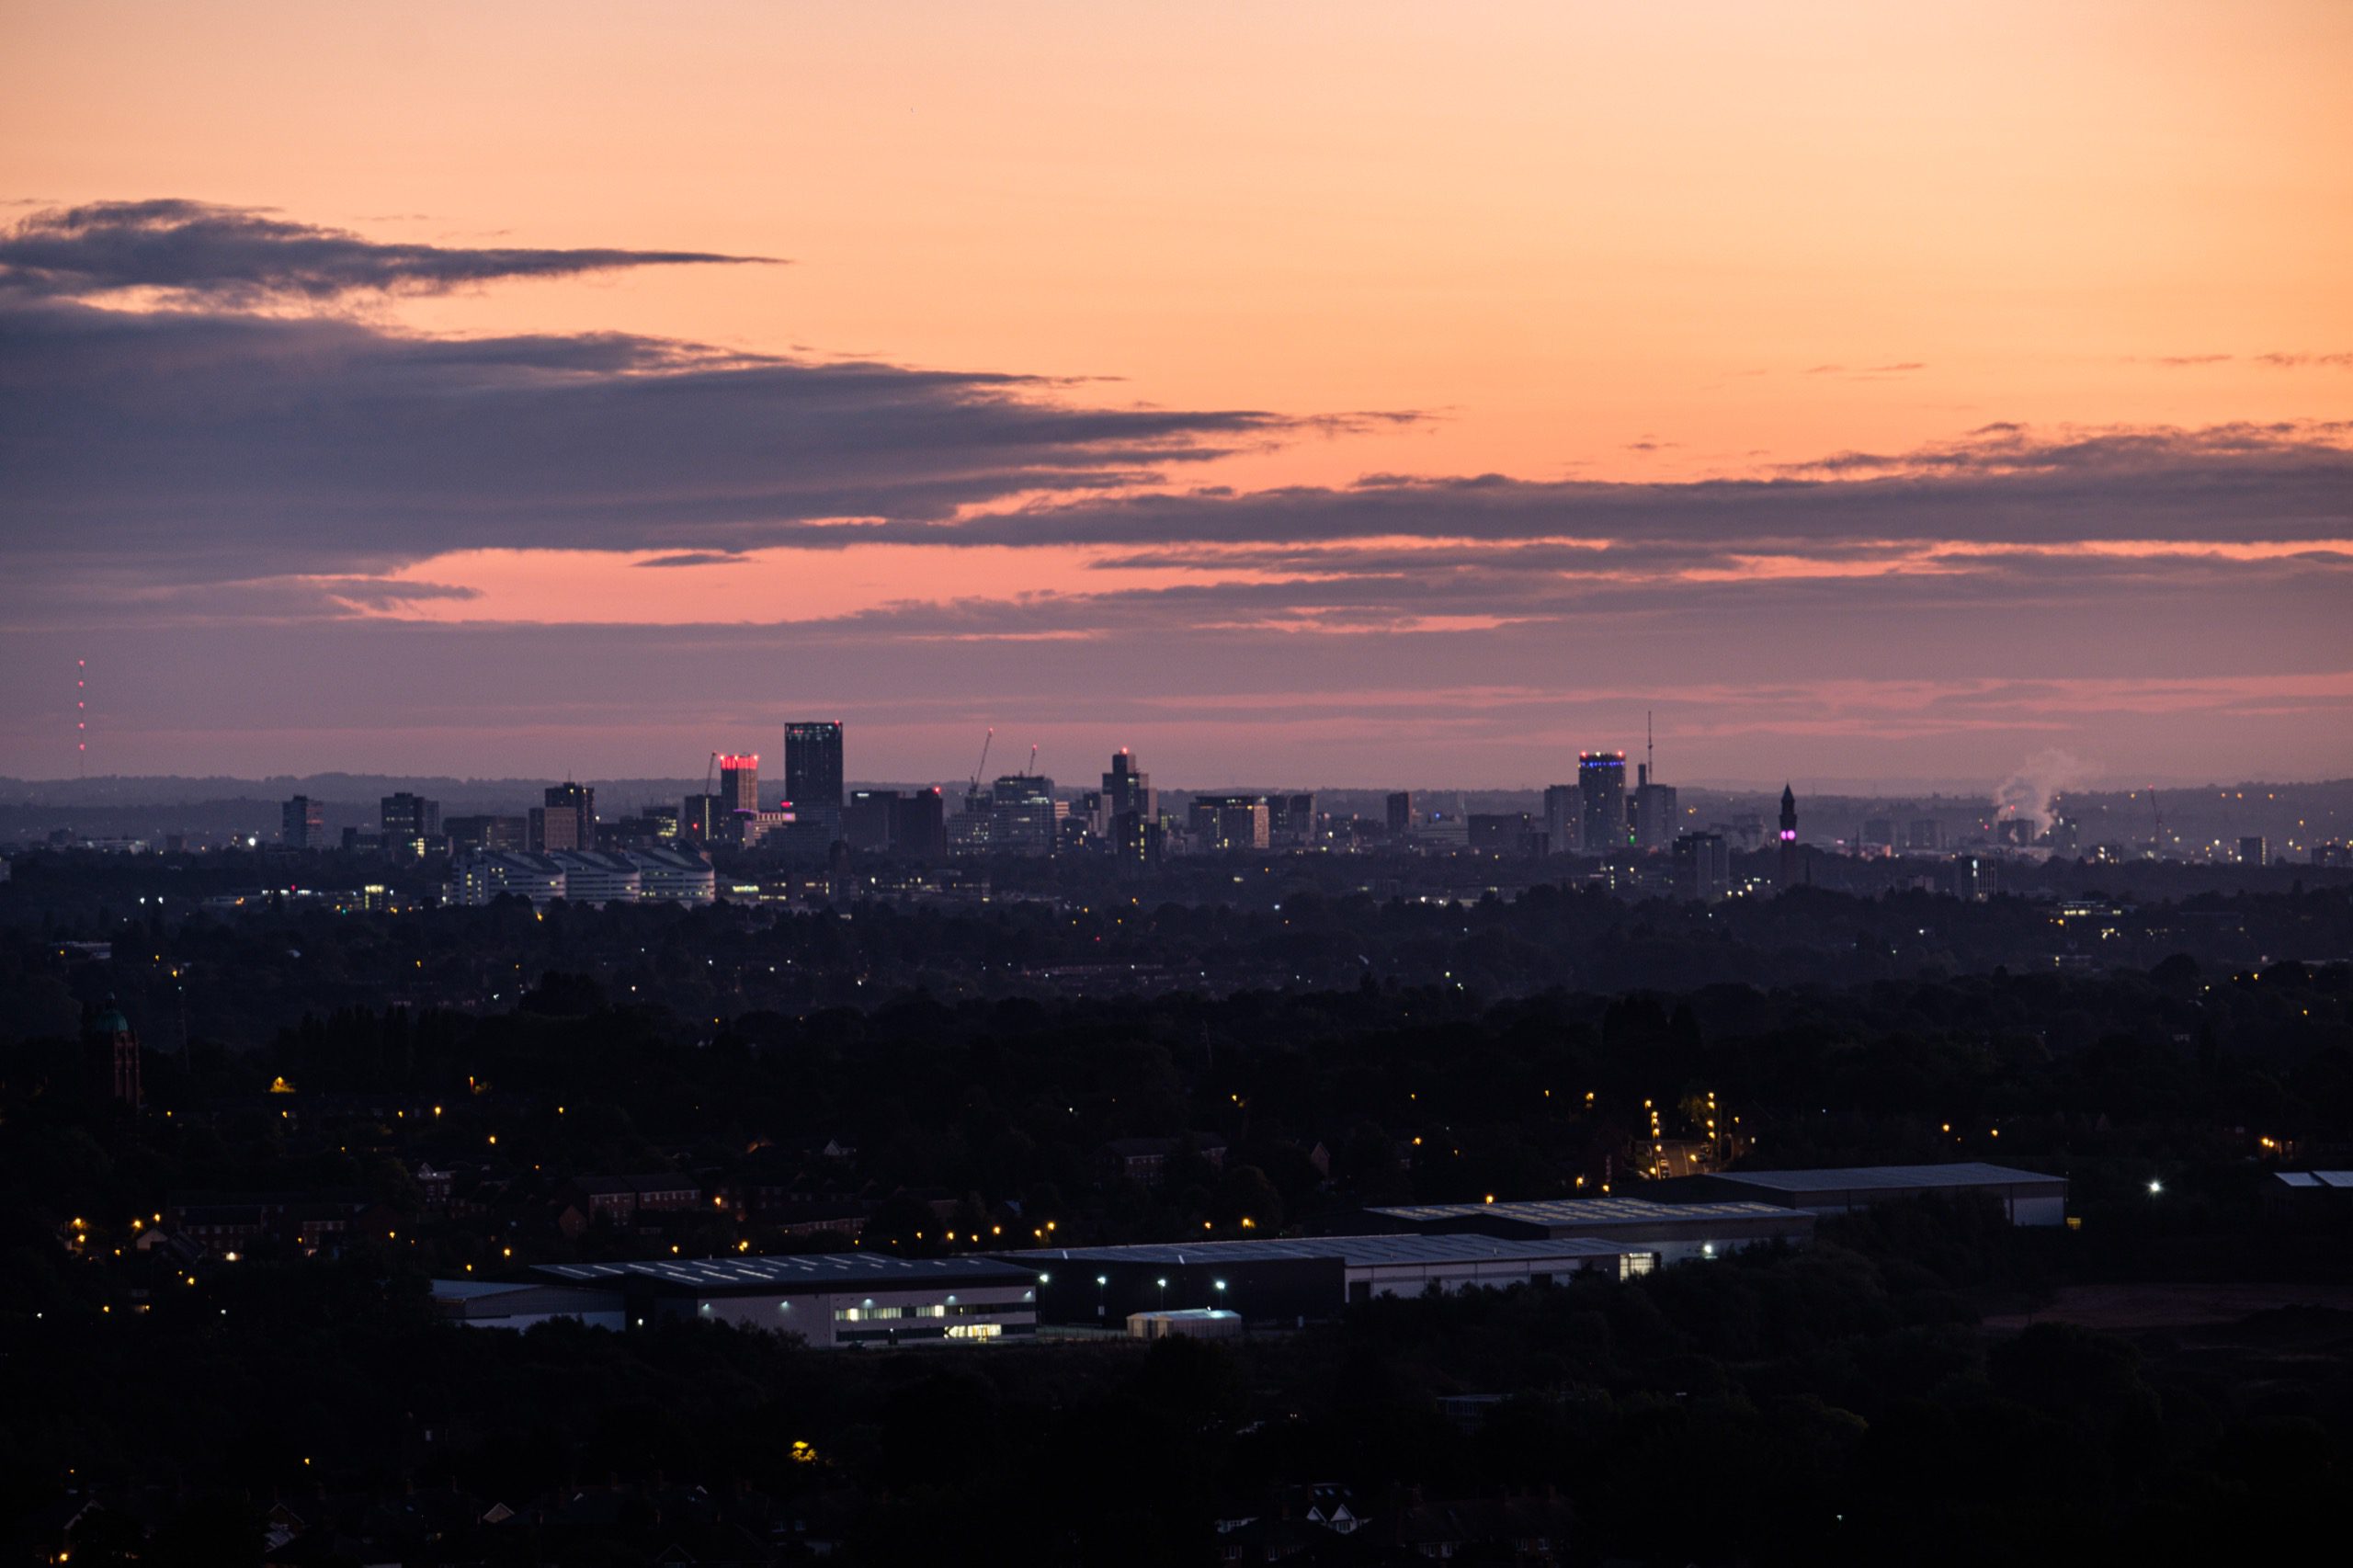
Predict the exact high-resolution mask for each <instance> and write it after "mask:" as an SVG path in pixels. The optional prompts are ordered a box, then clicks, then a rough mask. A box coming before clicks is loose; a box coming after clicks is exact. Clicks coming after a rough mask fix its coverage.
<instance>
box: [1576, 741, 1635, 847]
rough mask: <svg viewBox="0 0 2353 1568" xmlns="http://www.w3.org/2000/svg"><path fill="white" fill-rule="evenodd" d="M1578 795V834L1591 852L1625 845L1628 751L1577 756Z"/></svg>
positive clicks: (1591, 752)
mask: <svg viewBox="0 0 2353 1568" xmlns="http://www.w3.org/2000/svg"><path fill="white" fill-rule="evenodd" d="M1577 797H1578V801H1579V803H1580V804H1581V805H1582V806H1583V808H1584V809H1583V811H1582V812H1581V813H1580V816H1581V818H1582V821H1581V824H1580V826H1581V831H1580V833H1579V835H1578V836H1579V837H1580V839H1581V840H1582V841H1583V843H1584V846H1585V852H1586V854H1588V855H1607V854H1609V853H1610V852H1611V851H1613V850H1618V849H1623V848H1625V847H1626V839H1627V836H1628V835H1627V832H1626V754H1625V753H1624V752H1622V751H1588V752H1580V753H1579V754H1578V756H1577Z"/></svg>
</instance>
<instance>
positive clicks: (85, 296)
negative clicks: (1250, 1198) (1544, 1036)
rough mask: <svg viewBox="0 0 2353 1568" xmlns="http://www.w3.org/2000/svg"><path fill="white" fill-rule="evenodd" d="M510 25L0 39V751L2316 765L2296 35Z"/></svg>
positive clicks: (2350, 474)
mask: <svg viewBox="0 0 2353 1568" xmlns="http://www.w3.org/2000/svg"><path fill="white" fill-rule="evenodd" d="M553 15H554V14H553V13H552V12H549V13H545V14H541V13H539V12H537V11H536V10H535V8H534V7H530V6H518V7H515V8H512V9H509V10H506V11H505V12H503V13H502V14H501V15H500V16H499V17H497V18H495V19H494V20H488V21H483V20H480V19H478V18H476V19H472V20H470V21H469V24H468V30H467V32H466V34H465V36H466V38H467V40H468V43H467V49H466V50H465V51H461V52H460V53H458V54H451V55H448V56H446V57H444V56H439V55H437V56H436V62H435V70H436V71H437V72H442V73H446V75H443V76H439V77H437V78H436V79H437V80H438V81H439V82H440V83H441V84H442V90H439V91H438V92H437V93H436V94H435V95H434V96H433V97H432V98H431V100H430V103H431V108H430V112H429V113H416V114H407V113H404V112H402V111H401V110H400V109H398V108H395V107H393V106H399V105H404V104H405V103H407V102H408V98H407V96H406V91H405V88H404V85H403V84H404V82H405V81H407V80H408V78H407V77H406V76H405V75H404V72H405V71H406V70H407V67H405V66H404V65H403V64H402V62H401V59H402V57H401V55H400V53H399V51H391V52H387V51H383V50H382V49H381V47H380V45H381V37H380V32H381V29H380V28H376V27H375V26H373V25H372V24H371V23H370V22H369V21H368V20H367V19H365V18H363V17H358V16H357V15H349V16H347V15H341V14H335V15H327V16H313V15H311V14H309V13H301V14H300V22H299V25H298V24H297V23H296V22H295V21H294V20H293V18H294V17H296V16H297V14H296V13H293V12H290V11H287V10H284V9H283V8H280V7H276V6H264V5H241V6H219V7H206V8H204V9H203V10H201V11H199V10H197V9H196V8H194V7H186V6H161V7H157V8H155V9H154V10H153V11H152V12H151V13H149V14H148V15H147V16H146V17H145V18H144V20H143V22H142V27H143V28H145V30H146V34H147V36H146V37H145V38H144V39H143V40H142V46H141V47H140V48H138V49H136V50H126V49H125V48H124V47H122V44H121V40H119V38H117V37H115V36H114V35H113V34H112V33H110V32H109V30H108V28H109V26H110V24H108V23H107V22H106V21H105V20H104V19H103V18H100V17H95V16H92V15H88V14H85V13H77V12H70V11H56V12H49V13H27V14H23V15H20V16H18V17H13V18H12V19H11V21H10V22H9V23H8V24H7V28H8V32H9V34H10V36H11V38H12V40H14V41H15V42H17V44H18V46H19V47H18V48H17V50H15V51H13V52H15V53H16V54H17V56H18V57H19V58H21V59H24V60H39V61H40V62H43V67H44V68H43V69H42V70H41V71H40V72H38V73H25V74H24V79H23V80H21V81H19V82H17V84H15V85H17V88H18V90H17V92H15V93H13V94H11V95H9V96H8V97H7V99H6V102H5V104H0V128H5V131H6V135H5V136H0V198H5V199H6V200H7V201H8V202H9V203H10V205H8V206H7V207H6V208H5V209H0V342H5V343H6V345H7V351H6V355H5V356H4V357H0V358H5V366H0V472H4V473H5V474H6V476H7V477H6V479H5V480H0V537H5V538H6V540H7V541H8V551H9V555H10V561H11V565H12V567H13V568H14V569H13V570H12V572H11V573H10V574H8V578H7V581H6V585H0V657H5V659H6V665H7V667H8V668H9V670H10V671H11V676H12V678H11V679H10V680H9V681H8V682H6V683H5V685H0V774H5V775H9V776H17V777H28V778H70V777H73V776H74V774H75V773H76V772H77V771H78V770H80V769H81V768H82V767H86V769H87V771H88V772H90V773H92V774H99V775H111V774H163V773H181V774H205V773H224V774H242V775H255V774H273V773H282V772H294V773H301V772H305V771H309V770H313V769H316V768H320V767H351V768H357V769H382V770H389V769H392V768H398V767H412V768H413V767H417V766H418V765H419V764H420V762H422V763H423V764H424V765H425V766H426V767H429V768H431V769H433V770H444V771H449V772H452V773H458V774H474V775H484V774H521V773H536V774H541V775H545V776H548V777H557V776H560V775H563V774H564V773H567V772H572V773H577V774H582V775H587V774H597V775H602V776H627V775H665V776H666V775H677V776H686V775H688V774H690V773H691V771H692V767H693V765H694V764H695V763H697V762H699V759H700V758H701V757H702V756H704V755H705V754H706V753H707V752H708V750H709V749H710V744H712V740H713V738H714V737H716V736H719V735H722V734H740V735H741V737H742V738H741V740H740V741H739V742H738V744H745V745H746V746H748V747H749V749H754V750H758V749H765V748H766V747H767V746H771V745H773V744H774V742H773V729H772V723H773V721H772V720H771V719H768V718H762V719H761V720H759V721H758V722H757V723H756V725H755V724H753V723H752V722H749V721H746V720H745V718H744V716H745V715H746V714H753V713H758V714H763V715H781V714H789V713H792V712H802V711H817V712H825V713H831V714H834V715H836V716H838V717H839V718H840V719H841V720H842V721H843V722H846V723H847V724H848V725H850V726H851V727H852V728H854V729H856V730H857V731H858V733H859V735H860V737H861V739H860V742H859V743H858V746H859V753H860V756H859V757H858V759H856V760H855V761H854V765H853V772H854V774H855V775H856V776H857V777H858V778H957V777H960V776H961V773H962V772H963V771H964V770H965V769H966V768H968V767H969V758H970V757H971V756H973V755H976V754H977V751H978V744H979V739H980V736H981V733H982V732H983V729H984V728H985V727H986V726H988V725H990V724H995V725H996V726H997V727H998V729H999V730H1000V732H1001V734H1002V736H1003V738H1004V739H1005V741H1006V742H1007V743H1008V744H1011V743H1013V742H1014V741H1015V740H1016V738H1017V737H1018V744H1020V745H1021V746H1023V747H1024V748H1026V747H1027V745H1028V744H1031V743H1033V742H1034V743H1037V744H1040V745H1041V746H1042V747H1043V749H1044V751H1045V752H1046V753H1047V755H1049V756H1053V757H1063V758H1087V759H1092V758H1094V757H1095V756H1097V754H1098V753H1101V752H1104V751H1107V750H1108V749H1109V747H1110V746H1112V745H1117V744H1131V745H1133V746H1134V747H1135V748H1136V749H1137V751H1138V752H1139V753H1140V754H1143V755H1148V756H1152V757H1153V758H1154V759H1155V760H1156V761H1157V763H1158V766H1160V767H1161V768H1162V769H1163V770H1164V772H1165V773H1166V775H1167V776H1168V777H1170V778H1178V777H1183V778H1190V779H1198V780H1199V781H1200V782H1201V785H1202V787H1205V788H1213V787H1215V786H1216V785H1217V783H1219V782H1220V781H1243V780H1252V779H1256V780H1264V781H1273V780H1278V779H1291V780H1297V781H1300V782H1302V783H1313V784H1316V785H1318V786H1328V787H1366V788H1373V787H1380V786H1382V785H1385V784H1392V783H1398V782H1403V781H1412V780H1420V781H1424V782H1437V783H1440V784H1448V785H1453V786H1456V787H1461V788H1472V789H1475V788H1490V787H1521V786H1527V785H1531V784H1533V785H1541V784H1543V783H1546V782H1554V781H1557V779H1554V778H1547V777H1546V775H1547V774H1548V773H1550V772H1551V771H1552V769H1551V768H1549V767H1546V766H1543V765H1541V764H1540V763H1537V762H1534V761H1531V760H1530V759H1531V758H1533V757H1536V756H1551V757H1555V758H1557V757H1559V756H1564V755H1565V756H1573V755H1574V753H1575V752H1576V751H1578V750H1580V749H1590V748H1592V747H1594V746H1596V745H1606V746H1608V747H1610V748H1612V749H1615V748H1618V747H1621V746H1623V747H1628V749H1631V745H1630V743H1631V740H1632V739H1633V738H1634V737H1635V736H1637V735H1638V734H1639V733H1641V729H1642V716H1643V713H1644V712H1646V711H1650V710H1655V711H1656V713H1657V716H1658V732H1659V735H1660V737H1661V744H1662V745H1663V746H1665V747H1667V748H1668V750H1667V751H1666V753H1665V756H1663V758H1662V763H1661V767H1662V777H1664V778H1671V779H1674V780H1676V781H1677V782H1684V783H1697V782H1703V781H1706V780H1710V779H1727V780H1729V779H1738V780H1753V781H1756V782H1757V783H1764V782H1767V781H1769V780H1777V779H1779V778H1796V779H1801V780H1815V781H1824V782H1827V781H1838V782H1843V783H1851V784H1864V783H1868V782H1870V781H1872V780H1879V781H1882V782H1883V783H1884V785H1885V787H1887V788H1890V789H1904V788H1907V787H1913V786H1916V785H1918V784H1920V783H1922V782H1923V781H1927V780H1937V779H1942V780H1949V781H1950V783H1951V784H1953V785H1955V786H1966V785H1969V784H1971V783H1972V782H1973V781H1976V780H1981V779H1982V780H1985V781H1986V782H1988V783H1989V784H1990V783H1992V782H1993V781H1995V780H1998V779H2000V778H2003V777H2005V776H2006V775H2007V774H2009V773H2011V772H2013V771H2014V770H2016V769H2018V767H2020V766H2021V765H2022V763H2023V762H2024V761H2025V760H2026V759H2028V758H2030V757H2033V756H2037V755H2039V754H2045V753H2049V752H2053V751H2057V752H2063V753H2065V754H2067V755H2068V756H2071V757H2072V758H2074V759H2075V760H2076V767H2077V768H2078V770H2079V771H2080V772H2081V774H2082V776H2083V777H2084V778H2086V780H2089V781H2097V782H2109V783H2118V784H2123V783H2128V782H2129V783H2136V784H2137V783H2150V782H2154V783H2159V784H2163V785H2168V786H2171V785H2178V784H2183V783H2195V782H2205V781H2208V780H2210V779H2214V778H2241V777H2261V778H2281V779H2286V778H2325V777H2337V776H2343V775H2344V774H2346V773H2347V772H2348V771H2353V766H2348V765H2353V747H2348V745H2347V734H2348V725H2347V709H2348V704H2353V632H2348V631H2347V629H2346V623H2347V618H2346V616H2345V615H2344V606H2345V604H2346V602H2347V578H2346V571H2347V562H2348V561H2353V499H2348V498H2353V455H2349V454H2348V452H2347V429H2348V427H2349V426H2353V301H2348V299H2347V295H2346V292H2345V290H2343V289H2342V287H2341V284H2339V283H2338V281H2337V280H2338V279H2339V278H2342V277H2343V276H2345V275H2347V273H2348V272H2353V173H2348V172H2347V169H2346V168H2345V167H2344V166H2343V161H2342V160H2341V159H2338V158H2335V157H2333V156H2331V155H2330V154H2328V153H2327V152H2326V149H2327V148H2329V147H2331V146H2342V145H2344V144H2346V142H2347V140H2348V139H2353V138H2348V134H2347V133H2348V131H2353V108H2348V107H2347V98H2346V97H2345V95H2343V94H2342V93H2341V92H2340V91H2337V90H2336V85H2337V84H2339V83H2341V81H2342V79H2343V76H2344V74H2345V71H2346V69H2347V65H2348V63H2353V17H2349V16H2348V14H2347V12H2346V11H2345V10H2344V9H2343V8H2342V7H2340V6H2330V5H2325V4H2318V3H2313V4H2299V3H2290V0H2282V3H2280V4H2276V5H2270V6H2258V7H2255V8H2253V9H2251V10H2250V9H2245V8H2239V7H2224V6H2184V7H2179V8H2177V9H2175V10H2173V11H2170V12H2167V13H2165V14H2164V15H2161V16H2152V15H2149V14H2147V13H2146V12H2145V11H2144V10H2143V9H2142V8H2138V7H2131V6H2104V5H2089V6H2078V7H2072V8H2070V9H2069V10H2068V11H2067V12H2066V14H2064V15H2063V16H2061V17H2051V16H2050V15H2048V14H2047V12H2046V11H2044V10H2043V9H2041V8H2029V7H2026V6H2007V5H1995V6H1965V7H1963V6H1951V7H1939V6H1928V7H1923V8H1917V9H1914V10H1907V11H1906V12H1905V13H1904V14H1903V15H1901V16H1895V15H1889V14H1886V13H1885V12H1884V11H1883V9H1882V8H1880V7H1871V6H1845V5H1831V4H1822V5H1814V6H1802V7H1798V8H1796V9H1795V10H1793V11H1777V12H1775V13H1772V14H1771V15H1769V16H1768V15H1767V14H1764V13H1760V12H1757V11H1756V10H1755V9H1754V8H1749V7H1741V6H1700V7H1693V8H1685V9H1681V10H1678V11H1677V13H1676V14H1675V15H1673V16H1663V15H1655V14H1651V13H1645V12H1638V11H1608V10H1576V11H1567V10H1563V9H1561V8H1556V7H1517V8H1515V7H1498V8H1496V9H1495V10H1493V11H1492V12H1488V13H1483V14H1482V15H1481V16H1480V17H1477V18H1472V19H1465V18H1461V17H1442V16H1440V15H1439V14H1438V13H1436V12H1422V11H1419V10H1416V9H1413V8H1373V9H1370V10H1367V9H1364V8H1359V7H1351V8H1348V9H1347V12H1346V13H1345V25H1343V24H1342V22H1341V20H1340V18H1341V17H1342V16H1343V13H1340V12H1337V11H1330V10H1327V9H1325V8H1319V7H1315V6H1302V7H1297V8H1286V10H1285V11H1284V13H1282V14H1280V15H1274V16H1269V15H1263V14H1259V13H1256V12H1239V11H1227V12H1213V13H1210V14H1208V16H1207V18H1206V20H1205V21H1204V20H1201V19H1199V14H1196V16H1197V20H1196V23H1195V25H1193V26H1189V27H1185V28H1175V27H1160V26H1155V25H1154V22H1153V20H1152V19H1151V18H1152V15H1153V14H1152V13H1150V12H1149V11H1122V12H1120V13H1118V14H1113V15H1105V14H1098V13H1096V12H1093V11H1089V10H1086V9H1084V8H1076V9H1073V8H1049V9H1048V10H1046V11H1042V12H1040V13H1039V18H1038V19H1039V21H1040V25H1039V26H1035V27H1028V28H1011V29H1002V30H1001V31H1000V30H998V29H993V28H990V27H989V26H988V25H986V24H985V23H983V22H982V21H979V20H977V19H975V18H972V17H966V16H963V15H961V14H960V13H959V12H958V11H956V10H955V9H953V8H946V7H936V6H934V7H926V6H910V7H904V8H896V9H892V8H885V9H882V10H878V11H875V12H872V13H861V14H858V15H831V14H824V13H815V12H803V11H797V10H783V9H771V8H767V7H754V8H746V9H722V10H721V11H718V12H714V13H710V15H709V16H707V17H702V18H699V21H698V22H697V23H695V24H689V25H679V24H676V23H675V22H674V21H671V20H659V21H657V20H655V19H654V18H653V17H650V16H649V17H643V18H639V19H626V18H615V19H608V25H606V26H601V27H599V28H574V29H567V28H563V27H561V26H557V25H542V24H545V23H550V22H551V18H552V17H553ZM456 16H457V14H456V13H448V14H445V15H440V16H438V17H437V15H436V14H435V13H432V12H431V11H429V10H428V11H427V12H426V13H422V14H420V15H419V17H418V18H417V19H416V22H415V37H417V38H418V39H420V40H422V39H426V38H430V37H435V36H439V29H440V28H442V27H449V26H454V25H455V19H456ZM224 80H226V81H234V82H237V83H239V84H240V85H241V90H240V91H239V92H238V93H236V94H233V95H229V96H228V98H227V99H225V100H224V98H223V96H222V94H221V93H220V92H219V91H218V84H219V83H220V82H222V81H224ZM616 103H625V104H626V105H628V106H629V111H630V112H627V113H624V114H620V115H616V114H614V113H612V112H611V110H612V108H613V106H614V105H615V104H616ZM1863 127H1868V128H1869V133H1868V134H1858V131H1859V128H1863ZM77 661H86V662H87V667H86V670H84V669H82V668H80V667H79V666H78V665H77ZM77 679H86V680H87V682H88V685H87V687H75V685H74V682H75V681H76V680H77ZM76 701H86V702H87V703H88V704H89V707H88V709H87V710H86V714H87V717H86V719H85V718H84V717H83V710H76V709H75V708H74V703H75V702H76ZM77 722H87V723H88V725H89V729H88V731H87V733H86V740H87V744H88V747H89V750H88V753H87V755H86V761H85V759H84V757H83V755H82V754H80V753H78V752H76V751H75V750H74V747H75V745H76V744H79V743H80V742H81V741H82V739H83V738H84V737H83V735H82V733H80V732H77V731H76V730H75V728H74V725H75V724H76V723H77ZM2226 764H2227V765H2226ZM1086 766H1087V767H1089V768H1090V769H1091V768H1092V767H1095V766H1097V765H1096V764H1094V763H1093V762H1092V761H1091V760H1090V761H1089V762H1088V763H1087V765H1086Z"/></svg>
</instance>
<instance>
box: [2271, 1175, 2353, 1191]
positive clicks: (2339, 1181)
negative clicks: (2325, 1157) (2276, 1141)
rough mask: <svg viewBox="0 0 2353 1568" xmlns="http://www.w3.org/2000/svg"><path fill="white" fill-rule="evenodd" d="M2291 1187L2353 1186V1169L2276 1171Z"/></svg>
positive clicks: (2280, 1178)
mask: <svg viewBox="0 0 2353 1568" xmlns="http://www.w3.org/2000/svg"><path fill="white" fill-rule="evenodd" d="M2272 1175H2273V1176H2277V1177H2278V1178H2279V1180H2281V1181H2283V1182H2286V1183H2287V1184H2288V1185H2289V1186H2290V1187H2353V1171H2274V1172H2273V1173H2272Z"/></svg>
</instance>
